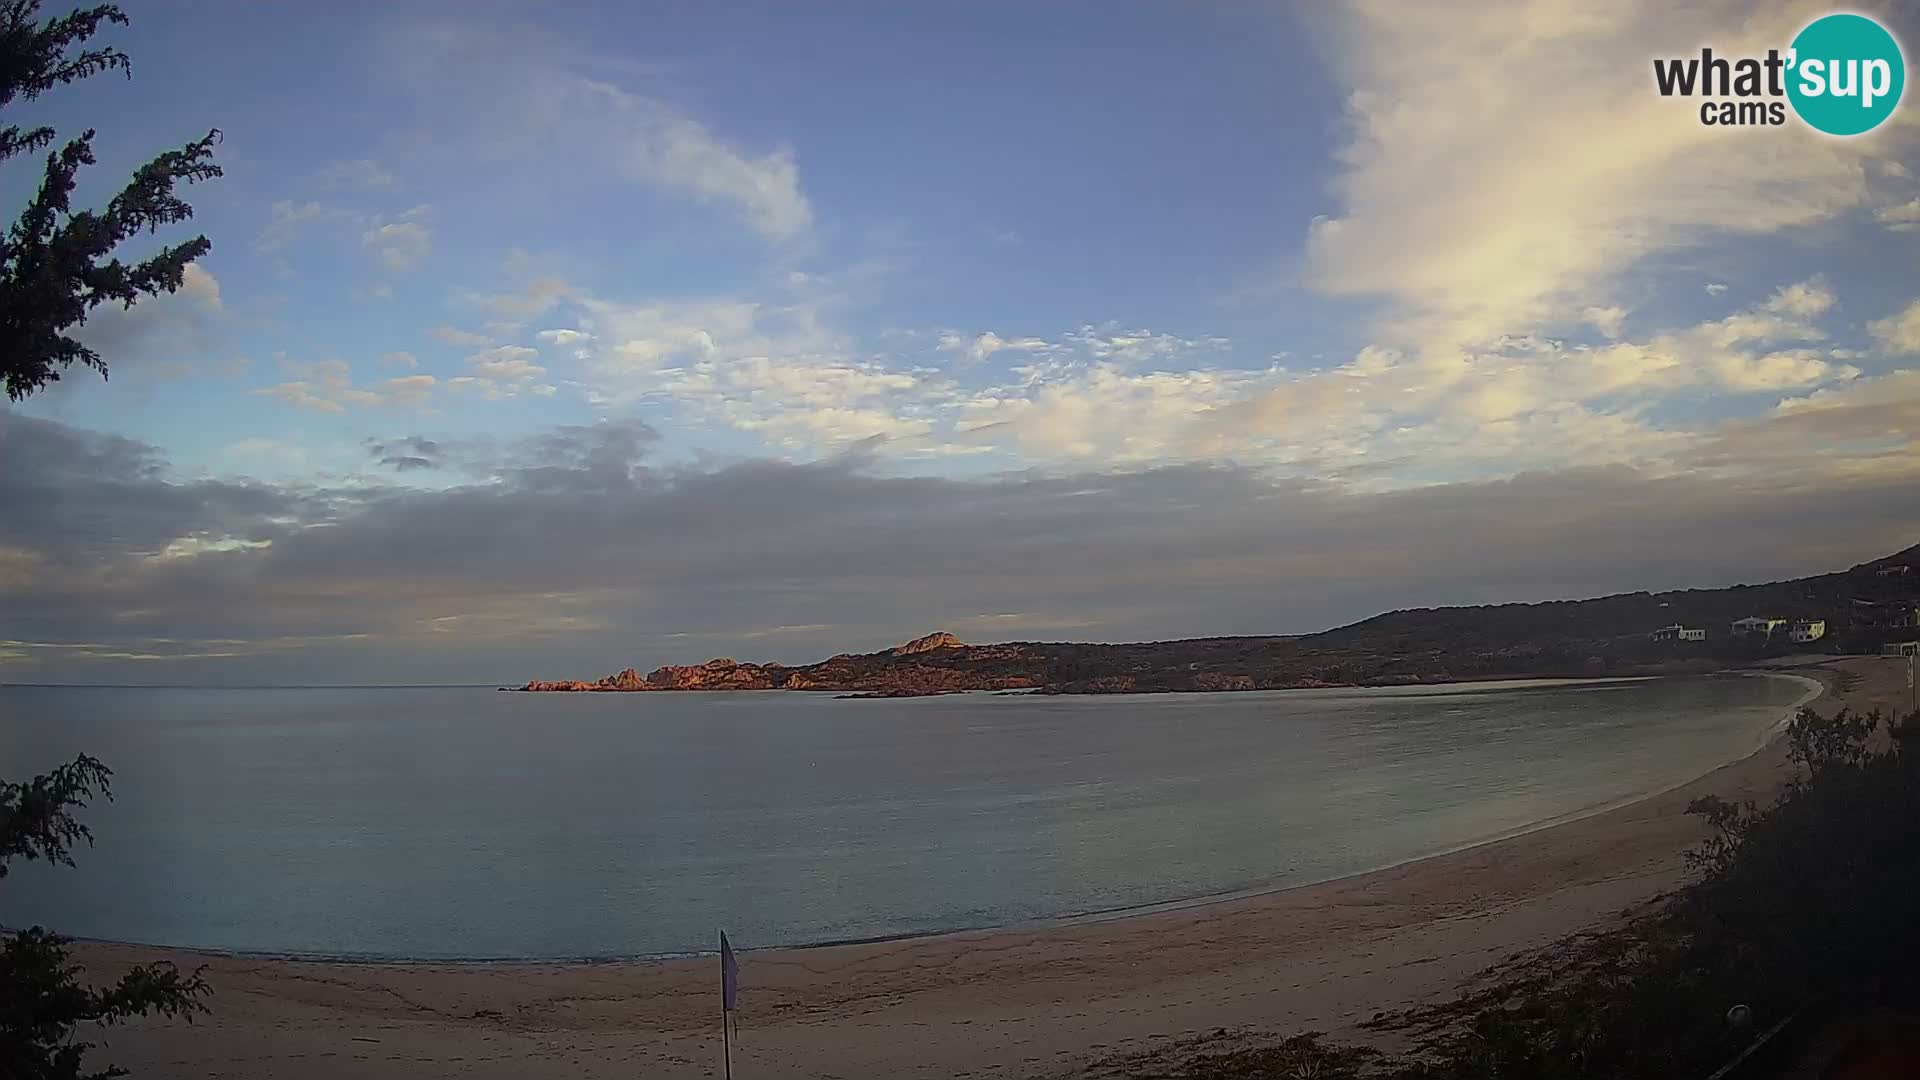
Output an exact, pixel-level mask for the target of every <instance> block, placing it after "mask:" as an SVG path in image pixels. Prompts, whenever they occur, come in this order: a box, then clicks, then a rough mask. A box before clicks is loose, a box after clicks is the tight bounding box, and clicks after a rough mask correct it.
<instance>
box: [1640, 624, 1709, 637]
mask: <svg viewBox="0 0 1920 1080" xmlns="http://www.w3.org/2000/svg"><path fill="white" fill-rule="evenodd" d="M1647 636H1648V637H1650V638H1652V639H1653V640H1655V641H1705V640H1707V632H1706V631H1705V630H1696V629H1693V628H1690V627H1685V626H1681V625H1680V624H1679V623H1674V624H1673V625H1672V626H1663V627H1661V628H1660V629H1658V630H1655V631H1654V632H1653V633H1651V634H1648V635H1647Z"/></svg>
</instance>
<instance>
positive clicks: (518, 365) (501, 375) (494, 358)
mask: <svg viewBox="0 0 1920 1080" xmlns="http://www.w3.org/2000/svg"><path fill="white" fill-rule="evenodd" d="M539 355H540V352H539V350H537V349H529V348H527V347H526V346H524V345H499V346H495V347H494V348H491V349H488V350H487V351H485V352H480V353H475V354H473V355H472V356H469V357H467V364H468V365H469V366H471V367H472V368H473V370H474V372H475V373H476V374H478V375H480V376H481V377H483V378H487V379H494V380H500V381H516V380H525V379H534V378H538V377H539V376H542V375H545V374H546V373H547V369H546V368H544V367H541V366H540V365H539V364H536V363H534V362H533V361H534V360H535V359H536V358H538V357H539Z"/></svg>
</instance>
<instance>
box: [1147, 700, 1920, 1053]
mask: <svg viewBox="0 0 1920 1080" xmlns="http://www.w3.org/2000/svg"><path fill="white" fill-rule="evenodd" d="M1887 734H1889V733H1888V732H1887V731H1886V730H1885V728H1884V725H1883V718H1882V716H1881V715H1880V714H1879V713H1877V712H1875V713H1870V714H1866V715H1860V714H1856V713H1851V712H1848V711H1846V710H1844V709H1843V710H1841V711H1840V712H1839V713H1837V714H1836V715H1834V716H1832V717H1830V718H1822V717H1820V716H1819V715H1818V714H1816V713H1814V712H1813V711H1812V710H1802V711H1801V713H1800V714H1799V716H1798V717H1797V718H1796V719H1795V720H1794V722H1793V724H1792V726H1791V728H1790V730H1789V733H1788V738H1789V745H1790V746H1791V750H1792V756H1793V759H1794V761H1795V762H1797V763H1798V764H1799V765H1800V766H1802V768H1803V770H1804V773H1803V776H1802V777H1801V778H1800V779H1799V780H1797V781H1795V782H1794V783H1791V784H1789V785H1788V787H1787V788H1786V790H1785V791H1784V792H1783V793H1782V794H1781V795H1780V796H1779V798H1778V800H1777V801H1776V802H1775V803H1774V804H1773V805H1772V806H1769V807H1765V808H1760V807H1755V806H1751V805H1744V806H1737V805H1733V804H1730V803H1727V802H1724V801H1721V800H1719V799H1713V798H1708V799H1702V800H1698V801H1697V802H1695V804H1694V805H1693V806H1692V807H1691V810H1692V812H1694V813H1696V814H1699V815H1701V816H1702V817H1704V818H1705V819H1706V821H1707V822H1708V823H1709V824H1710V825H1711V826H1712V827H1713V834H1712V836H1711V838H1710V839H1708V840H1707V841H1706V842H1705V843H1704V844H1703V845H1702V846H1701V847H1699V848H1698V849H1697V850H1695V851H1694V852H1693V853H1692V854H1691V855H1690V857H1689V863H1690V866H1691V867H1692V869H1693V870H1694V871H1695V874H1696V876H1695V879H1694V880H1693V882H1692V883H1691V884H1690V885H1688V886H1687V887H1685V888H1683V889H1681V890H1680V891H1678V892H1677V893H1675V894H1673V895H1671V896H1669V897H1666V898H1664V899H1662V900H1660V901H1657V902H1655V903H1654V904H1653V905H1650V906H1649V907H1648V908H1647V909H1645V910H1642V911H1640V912H1639V913H1637V914H1634V915H1632V916H1631V917H1629V918H1628V920H1627V921H1626V922H1625V923H1624V925H1621V926H1618V927H1616V928H1614V929H1610V930H1606V931H1602V932H1597V933H1589V934H1582V935H1579V936H1576V937H1573V938H1570V939H1567V940H1564V941H1560V942H1558V943H1556V944H1554V945H1551V946H1549V947H1547V948H1545V949H1541V950H1538V951H1536V952H1534V953H1531V954H1528V955H1524V956H1521V957H1519V958H1517V959H1515V960H1513V961H1510V962H1508V963H1506V964H1503V965H1500V966H1498V967H1496V968H1494V969H1493V970H1491V971H1489V972H1487V973H1485V974H1484V975H1483V976H1482V977H1481V978H1480V979H1479V980H1478V981H1477V982H1476V983H1475V984H1474V985H1473V986H1471V987H1470V988H1469V990H1468V991H1467V992H1466V993H1465V994H1464V995H1463V996H1461V997H1459V998H1458V999H1456V1000H1453V1001H1449V1002H1446V1003H1443V1004H1440V1005H1436V1006H1432V1007H1428V1008H1423V1009H1419V1010H1416V1011H1413V1012H1410V1013H1406V1014H1400V1015H1394V1016H1386V1017H1380V1018H1378V1019H1376V1020H1375V1021H1374V1022H1373V1024H1372V1025H1371V1026H1372V1027H1374V1028H1376V1029H1379V1030H1380V1031H1382V1032H1383V1033H1391V1034H1393V1035H1397V1036H1399V1037H1400V1038H1402V1039H1410V1040H1411V1042H1412V1049H1411V1050H1409V1051H1408V1052H1405V1053H1401V1054H1382V1053H1379V1052H1376V1051H1373V1050H1370V1049H1367V1048H1361V1047H1353V1046H1340V1045H1332V1044H1328V1043H1326V1042H1324V1041H1323V1040H1321V1039H1320V1038H1318V1037H1317V1036H1314V1035H1311V1034H1307V1035H1295V1036H1292V1037H1289V1038H1287V1039H1285V1040H1281V1041H1271V1040H1269V1041H1266V1042H1261V1041H1259V1040H1254V1039H1249V1038H1247V1037H1246V1036H1245V1035H1244V1034H1242V1035H1240V1036H1238V1037H1230V1036H1229V1034H1228V1033H1224V1032H1223V1033H1221V1037H1220V1038H1217V1039H1214V1040H1200V1041H1198V1042H1196V1043H1192V1044H1189V1045H1188V1046H1186V1047H1184V1048H1182V1049H1181V1050H1180V1051H1178V1052H1176V1053H1175V1054H1174V1055H1173V1060H1171V1061H1168V1060H1166V1056H1165V1055H1161V1056H1160V1057H1159V1058H1158V1059H1157V1060H1156V1061H1154V1062H1152V1063H1147V1062H1141V1063H1138V1065H1137V1066H1136V1067H1132V1068H1130V1069H1127V1071H1126V1072H1125V1075H1128V1076H1131V1077H1134V1078H1136V1080H1146V1078H1148V1077H1164V1078H1181V1080H1215V1078H1220V1080H1224V1078H1228V1077H1235V1078H1253V1077H1273V1078H1283V1077H1302V1076H1315V1077H1322V1078H1336V1077H1381V1078H1389V1080H1481V1078H1487V1077H1497V1078H1501V1080H1572V1078H1597V1077H1608V1078H1619V1080H1629V1078H1643V1077H1644V1078H1647V1080H1653V1078H1660V1080H1667V1078H1670V1077H1689V1076H1691V1077H1706V1076H1708V1075H1709V1074H1712V1073H1713V1072H1714V1070H1715V1069H1716V1068H1718V1067H1720V1066H1722V1065H1724V1064H1726V1063H1728V1062H1729V1061H1732V1060H1733V1059H1735V1058H1736V1057H1738V1056H1740V1055H1741V1054H1743V1053H1746V1054H1749V1055H1750V1057H1749V1059H1748V1061H1747V1062H1746V1063H1745V1064H1744V1065H1743V1069H1744V1070H1745V1071H1742V1072H1740V1073H1738V1074H1736V1075H1738V1076H1740V1077H1743V1078H1744V1077H1749V1076H1777V1075H1788V1074H1790V1075H1822V1074H1821V1073H1820V1072H1817V1071H1816V1072H1811V1073H1807V1072H1801V1071H1792V1070H1801V1069H1805V1068H1807V1067H1809V1058H1812V1057H1816V1056H1817V1055H1818V1054H1819V1053H1820V1051H1821V1048H1822V1043H1831V1042H1834V1041H1843V1040H1836V1039H1835V1036H1836V1034H1845V1033H1847V1032H1849V1031H1851V1030H1854V1029H1857V1028H1858V1027H1859V1026H1861V1025H1862V1024H1866V1023H1875V1024H1877V1025H1879V1026H1881V1027H1882V1029H1883V1030H1887V1031H1893V1032H1900V1031H1905V1032H1906V1033H1907V1038H1908V1039H1909V1040H1911V1039H1912V1037H1913V1034H1914V1033H1915V1032H1920V969H1916V966H1915V963H1914V960H1915V958H1916V957H1920V745H1913V743H1914V737H1915V736H1920V714H1916V715H1915V716H1912V717H1909V718H1908V719H1907V721H1906V724H1905V725H1904V726H1903V727H1899V728H1896V729H1894V730H1893V732H1891V734H1892V735H1893V736H1894V737H1893V738H1891V739H1888V738H1885V735H1887ZM1896 1041H1897V1037H1896ZM1898 1045H1900V1046H1902V1047H1903V1049H1900V1050H1890V1051H1887V1052H1889V1053H1907V1054H1911V1053H1914V1052H1915V1051H1916V1050H1920V1046H1916V1045H1915V1044H1914V1043H1912V1042H1911V1041H1908V1042H1905V1043H1900V1044H1898ZM1900 1060H1902V1061H1904V1062H1905V1064H1906V1066H1907V1067H1909V1068H1910V1067H1913V1066H1916V1065H1920V1060H1916V1059H1914V1058H1911V1057H1906V1058H1901V1059H1900ZM1121 1064H1122V1066H1123V1068H1126V1063H1121ZM1862 1075H1874V1076H1879V1075H1888V1076H1892V1075H1903V1076H1904V1075H1915V1074H1914V1073H1912V1072H1888V1073H1884V1074H1882V1073H1878V1072H1875V1073H1871V1074H1862Z"/></svg>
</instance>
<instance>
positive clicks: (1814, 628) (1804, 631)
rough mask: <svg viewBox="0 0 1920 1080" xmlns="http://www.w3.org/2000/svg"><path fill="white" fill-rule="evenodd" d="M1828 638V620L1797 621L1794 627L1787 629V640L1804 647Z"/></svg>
mask: <svg viewBox="0 0 1920 1080" xmlns="http://www.w3.org/2000/svg"><path fill="white" fill-rule="evenodd" d="M1826 636H1827V620H1825V619H1795V620H1793V625H1792V626H1790V627H1788V628H1787V640H1788V641H1794V642H1799V643H1800V644H1803V645H1804V644H1806V643H1807V642H1809V641H1819V640H1820V639H1821V638H1823V637H1826Z"/></svg>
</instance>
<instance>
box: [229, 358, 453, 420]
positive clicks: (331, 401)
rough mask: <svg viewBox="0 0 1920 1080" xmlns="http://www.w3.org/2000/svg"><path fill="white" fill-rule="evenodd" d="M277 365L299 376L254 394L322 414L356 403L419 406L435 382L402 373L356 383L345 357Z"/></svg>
mask: <svg viewBox="0 0 1920 1080" xmlns="http://www.w3.org/2000/svg"><path fill="white" fill-rule="evenodd" d="M280 366H281V370H283V371H284V372H286V373H288V374H291V375H296V376H298V378H295V379H292V380H289V381H287V382H282V383H277V384H275V385H273V386H268V387H263V388H261V389H258V390H255V391H254V393H256V394H260V395H263V396H266V397H272V398H278V399H280V400H281V401H284V402H286V403H287V404H289V405H293V406H295V407H298V408H302V409H311V410H313V411H315V412H324V413H344V412H346V411H347V410H348V409H350V408H353V407H359V406H364V407H376V408H395V407H402V406H412V407H418V406H421V405H424V404H426V402H427V399H428V398H429V397H430V396H431V395H432V393H433V388H434V386H435V385H436V383H437V380H436V379H435V378H434V377H433V376H432V375H402V376H400V377H398V378H393V379H383V380H381V381H379V382H376V383H373V384H371V385H368V386H355V385H354V384H353V372H352V368H351V367H350V366H349V365H348V364H347V362H346V361H345V360H319V361H315V362H312V363H300V362H294V361H286V360H283V361H281V365H280Z"/></svg>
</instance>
